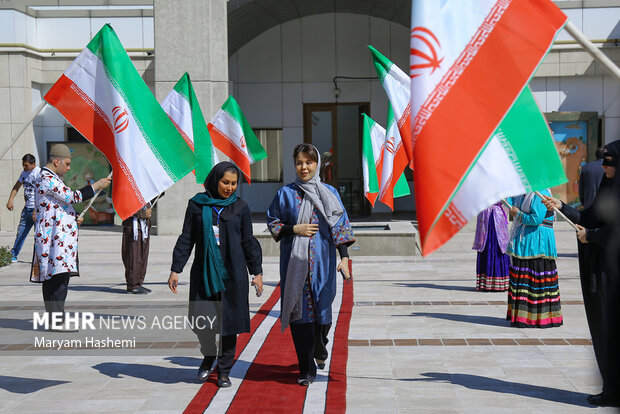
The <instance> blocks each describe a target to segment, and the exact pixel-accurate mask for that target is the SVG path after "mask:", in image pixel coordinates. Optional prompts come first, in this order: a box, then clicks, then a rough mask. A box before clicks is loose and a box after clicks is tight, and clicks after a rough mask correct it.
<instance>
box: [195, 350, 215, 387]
mask: <svg viewBox="0 0 620 414" xmlns="http://www.w3.org/2000/svg"><path fill="white" fill-rule="evenodd" d="M212 367H213V357H209V356H206V357H204V359H203V360H202V363H201V364H200V368H198V374H197V377H198V380H200V381H206V380H207V379H208V378H209V375H211V371H213V369H212Z"/></svg>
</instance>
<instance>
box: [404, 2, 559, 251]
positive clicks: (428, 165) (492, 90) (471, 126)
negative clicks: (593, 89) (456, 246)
mask: <svg viewBox="0 0 620 414" xmlns="http://www.w3.org/2000/svg"><path fill="white" fill-rule="evenodd" d="M565 20H566V16H564V14H562V12H561V11H559V9H557V7H556V6H554V5H553V3H551V2H547V1H536V2H529V1H512V2H511V3H510V5H509V6H508V8H507V10H506V11H505V13H504V14H503V15H502V17H501V18H500V19H499V21H498V22H497V25H496V27H495V29H494V30H493V31H491V32H490V33H489V35H488V37H487V39H486V41H485V42H484V44H483V45H482V46H481V47H480V50H479V51H478V53H477V55H476V56H475V58H474V59H473V60H472V61H471V63H469V65H468V66H467V67H466V68H465V70H464V71H463V73H462V74H461V76H460V77H459V78H458V80H457V81H456V82H455V83H454V85H453V86H452V87H451V88H450V91H449V93H448V94H446V95H445V97H443V99H442V100H441V102H440V103H439V104H438V106H437V108H436V109H435V110H434V111H433V112H432V114H431V115H430V117H429V118H428V120H427V121H426V124H425V125H424V126H423V128H422V129H421V131H420V134H419V136H417V137H416V142H415V147H414V154H415V162H416V167H417V169H416V173H415V174H414V180H415V189H416V199H417V200H424V202H419V203H417V214H418V218H419V227H420V228H419V230H420V236H421V239H422V251H423V252H424V254H425V255H426V254H429V253H431V252H432V251H433V250H432V249H430V245H429V246H427V245H426V243H427V236H428V233H429V231H430V230H431V227H432V225H433V223H434V222H435V221H436V220H439V215H440V213H441V212H442V209H443V208H444V207H445V205H446V202H447V201H448V199H449V198H450V197H451V195H452V193H453V192H454V191H455V190H456V187H457V185H458V183H459V181H460V180H461V178H462V177H463V176H464V175H465V173H466V171H467V169H468V168H469V167H470V165H471V163H472V160H475V159H476V157H477V155H478V153H479V152H480V150H481V149H482V147H483V145H484V144H485V143H486V141H487V140H488V139H489V137H490V136H491V134H492V133H493V132H494V131H495V129H496V128H497V126H498V125H499V123H500V122H501V120H502V119H503V117H504V115H505V114H506V112H507V111H508V110H509V108H510V106H511V105H512V103H513V102H514V99H515V98H516V97H517V96H518V94H519V93H520V92H521V90H522V89H523V87H524V86H525V85H526V83H527V82H528V81H529V78H530V76H531V74H532V73H533V71H534V70H535V69H536V67H537V65H538V64H539V63H540V61H541V60H542V58H543V57H544V55H545V53H546V51H547V46H548V45H550V44H551V42H552V41H553V38H554V36H555V34H556V32H557V30H559V28H560V27H561V26H562V25H563V23H564V22H565ZM473 41H475V39H474V40H473ZM507 45H510V48H511V51H510V52H508V51H506V47H507ZM540 45H542V46H540ZM498 85H501V88H500V87H498ZM467 102H485V103H487V104H486V108H487V109H488V110H487V111H485V112H481V111H479V110H478V109H477V107H476V106H474V105H466V104H464V103H467ZM448 120H449V122H447V121H448ZM450 149H452V150H450ZM442 226H443V225H442ZM433 231H434V230H433ZM437 231H439V229H437ZM441 239H445V237H443V236H441ZM433 245H434V247H435V248H436V247H438V246H437V245H436V244H435V243H433Z"/></svg>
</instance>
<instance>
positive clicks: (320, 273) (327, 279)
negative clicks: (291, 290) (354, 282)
mask: <svg viewBox="0 0 620 414" xmlns="http://www.w3.org/2000/svg"><path fill="white" fill-rule="evenodd" d="M321 185H324V186H326V187H327V188H328V189H329V190H330V191H331V192H332V193H334V194H335V195H336V197H337V198H338V200H340V196H339V195H338V192H337V191H336V189H335V188H334V187H332V186H330V185H328V184H325V183H321ZM302 199H303V191H302V190H301V189H300V188H299V187H298V186H297V185H295V184H289V185H287V186H285V187H282V188H281V189H280V190H279V191H278V193H277V194H276V196H275V198H274V199H273V201H272V203H271V206H269V210H268V211H267V225H268V227H269V231H270V232H271V235H272V236H273V238H274V239H275V240H276V241H280V283H281V286H280V291H281V292H284V285H285V284H286V271H287V269H288V262H289V260H290V256H291V248H292V245H293V238H294V236H293V235H286V236H284V237H281V235H280V232H281V231H282V227H283V226H284V225H294V224H297V215H298V214H299V209H300V207H301V201H302ZM343 210H344V207H343ZM311 223H312V224H318V225H319V231H318V232H316V233H315V235H314V236H312V237H311V238H310V246H309V249H310V251H309V254H308V258H309V263H308V276H307V279H306V283H305V285H304V289H303V292H302V304H303V305H302V318H301V319H300V320H297V321H294V322H292V323H308V322H314V321H318V323H319V324H321V325H327V324H329V323H331V322H332V302H333V301H334V298H335V297H336V266H337V262H336V247H337V246H339V245H341V244H345V243H347V244H350V243H352V242H353V241H354V240H355V239H354V238H353V230H352V228H351V224H350V223H349V218H348V216H347V213H346V210H344V214H343V215H342V217H341V218H340V220H339V221H338V223H337V224H336V225H335V226H334V227H333V228H331V229H330V228H329V225H328V224H327V221H326V220H325V218H324V217H323V216H322V215H321V213H319V212H318V211H317V210H316V208H315V209H314V211H313V212H312V220H311Z"/></svg>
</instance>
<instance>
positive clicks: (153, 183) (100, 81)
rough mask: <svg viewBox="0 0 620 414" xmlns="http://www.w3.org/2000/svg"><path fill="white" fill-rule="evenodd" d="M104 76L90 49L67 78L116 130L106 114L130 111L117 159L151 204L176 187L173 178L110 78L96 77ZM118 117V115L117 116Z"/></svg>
mask: <svg viewBox="0 0 620 414" xmlns="http://www.w3.org/2000/svg"><path fill="white" fill-rule="evenodd" d="M101 73H105V69H104V66H103V62H101V61H100V60H99V58H97V56H95V55H94V54H93V53H92V52H91V51H90V50H89V49H88V48H87V49H84V50H83V51H82V53H80V55H79V56H78V57H77V58H76V59H75V61H74V63H73V64H72V65H71V66H70V67H69V69H67V71H66V72H65V76H66V77H68V78H69V79H71V81H73V83H74V84H75V85H76V86H77V87H78V88H79V89H80V90H81V91H82V92H84V93H85V94H86V95H87V96H88V97H89V98H90V99H91V100H92V101H93V102H96V103H97V105H98V106H99V108H100V109H101V110H102V111H104V113H105V115H106V116H107V117H108V119H109V120H110V122H112V125H111V127H112V128H114V114H113V113H111V112H106V109H110V110H112V109H113V108H114V107H116V106H118V107H120V108H121V111H124V110H126V111H127V117H128V119H129V123H128V124H127V128H126V129H125V130H123V131H121V132H120V133H115V134H114V139H115V143H116V153H117V156H119V157H120V158H122V163H121V165H122V164H125V165H126V166H127V168H128V170H129V171H128V173H129V174H130V175H131V177H133V179H134V181H135V183H136V185H137V186H138V189H139V191H140V193H141V194H142V198H143V199H144V200H145V201H148V200H150V199H152V198H155V197H157V195H159V194H161V193H162V192H163V191H164V190H166V189H167V188H168V187H170V186H171V185H172V184H174V181H173V180H172V178H171V177H170V176H169V175H168V174H167V173H166V171H165V170H164V168H163V167H162V165H161V164H160V162H159V160H158V159H157V157H156V156H155V154H153V151H152V150H151V148H150V147H149V145H148V143H147V142H146V140H145V139H144V136H143V132H142V131H141V130H140V128H139V126H138V125H137V123H136V121H135V119H134V117H133V115H132V113H131V112H130V111H129V108H128V105H127V104H126V102H125V100H124V99H123V97H122V96H121V95H120V94H119V93H118V91H117V90H116V88H114V85H113V84H112V83H111V82H110V79H108V77H107V76H106V77H104V76H97V74H99V75H100V74H101ZM117 116H118V114H117Z"/></svg>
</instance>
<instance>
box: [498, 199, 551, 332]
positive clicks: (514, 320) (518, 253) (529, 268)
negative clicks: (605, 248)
mask: <svg viewBox="0 0 620 414" xmlns="http://www.w3.org/2000/svg"><path fill="white" fill-rule="evenodd" d="M541 193H542V194H543V195H547V196H548V195H551V193H550V192H549V190H544V191H541ZM508 202H509V203H510V204H512V207H511V208H510V215H511V217H513V218H514V219H513V223H512V230H511V234H510V243H509V244H508V250H507V252H508V254H509V255H510V256H512V264H511V266H510V285H509V287H508V313H507V316H506V319H508V320H509V321H510V322H511V325H512V326H516V327H519V328H524V327H536V328H550V327H553V326H560V325H562V311H561V307H560V287H559V284H558V270H557V267H556V264H555V259H556V258H557V256H558V255H557V251H556V247H555V235H554V233H553V222H554V219H555V216H554V214H553V212H550V211H547V208H546V207H545V206H544V205H543V203H542V201H541V199H540V197H538V196H537V195H535V194H534V193H528V194H526V195H524V196H518V197H513V198H510V199H509V200H508Z"/></svg>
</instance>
